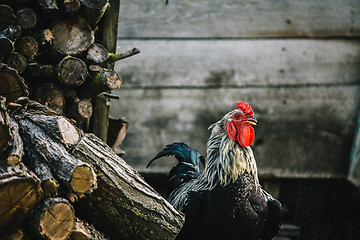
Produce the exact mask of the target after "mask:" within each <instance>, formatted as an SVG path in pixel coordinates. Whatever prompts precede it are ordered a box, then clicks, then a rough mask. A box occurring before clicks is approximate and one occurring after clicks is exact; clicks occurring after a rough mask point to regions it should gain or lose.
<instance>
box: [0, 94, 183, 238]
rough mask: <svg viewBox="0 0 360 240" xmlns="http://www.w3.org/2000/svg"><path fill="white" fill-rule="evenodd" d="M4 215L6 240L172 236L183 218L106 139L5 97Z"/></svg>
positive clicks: (1, 228) (1, 105)
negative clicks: (104, 140)
mask: <svg viewBox="0 0 360 240" xmlns="http://www.w3.org/2000/svg"><path fill="white" fill-rule="evenodd" d="M75 212H76V215H75ZM0 216H1V218H0V239H68V238H69V237H71V239H106V238H109V239H173V238H174V237H175V236H176V234H177V233H178V231H179V230H180V228H181V226H182V224H183V221H184V218H183V216H182V215H181V214H180V213H178V212H177V211H176V210H175V209H174V208H173V207H172V206H171V205H170V204H169V203H168V202H166V200H164V199H163V198H162V197H161V196H160V195H159V194H158V193H156V192H155V191H154V190H153V189H152V188H151V187H150V186H149V185H148V184H147V183H146V182H145V181H144V179H143V178H142V177H141V176H140V175H139V174H138V173H137V172H136V171H135V170H134V169H132V168H131V167H130V166H129V165H128V164H126V162H125V161H124V160H122V159H121V158H120V157H119V156H118V155H116V154H115V153H114V152H113V151H112V149H111V148H110V147H109V146H107V145H106V144H105V143H104V142H103V141H102V140H101V139H99V138H98V137H96V136H95V135H93V134H85V133H84V132H83V131H81V130H80V129H79V128H77V127H76V126H74V125H73V124H72V123H71V121H70V120H69V119H68V118H66V117H64V116H61V115H58V114H57V113H56V112H55V111H53V110H51V109H49V108H48V107H46V106H44V105H42V104H40V103H38V102H36V101H33V100H29V99H28V98H27V97H20V98H18V99H17V100H16V101H14V102H7V101H6V98H4V97H0ZM76 216H78V217H79V218H77V217H76ZM79 219H82V220H79ZM84 220H86V221H84ZM89 223H91V224H94V226H95V227H94V226H93V225H91V224H89ZM97 229H98V230H100V231H101V232H104V233H105V235H106V237H105V236H104V235H102V234H101V233H100V232H99V231H98V230H97ZM24 236H26V238H25V237H24Z"/></svg>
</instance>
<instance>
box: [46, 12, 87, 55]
mask: <svg viewBox="0 0 360 240" xmlns="http://www.w3.org/2000/svg"><path fill="white" fill-rule="evenodd" d="M50 30H51V32H52V35H53V40H52V42H51V45H52V47H53V49H54V50H55V51H56V52H57V54H58V55H62V56H66V55H79V54H80V53H82V52H84V51H86V50H87V49H88V48H89V46H90V45H91V44H92V43H93V42H94V34H93V31H92V29H91V28H90V26H89V25H88V24H87V22H86V21H85V19H83V18H81V17H80V16H78V17H76V18H71V19H64V20H62V21H60V22H58V23H56V24H55V25H54V26H52V27H51V29H50Z"/></svg>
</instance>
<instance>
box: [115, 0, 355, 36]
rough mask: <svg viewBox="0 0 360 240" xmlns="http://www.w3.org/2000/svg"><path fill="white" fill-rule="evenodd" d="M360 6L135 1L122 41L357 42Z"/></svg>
mask: <svg viewBox="0 0 360 240" xmlns="http://www.w3.org/2000/svg"><path fill="white" fill-rule="evenodd" d="M359 9H360V1H358V0H342V1H339V0H326V1H324V0H249V1H241V0H228V1H225V2H224V1H221V0H197V1H192V0H182V1H170V2H169V5H167V6H166V5H165V1H159V0H147V1H141V0H132V1H123V2H122V3H121V14H120V23H121V24H120V25H119V35H118V36H119V37H121V38H256V37H329V36H331V37H334V36H335V37H339V36H347V37H356V36H359V35H360V11H359Z"/></svg>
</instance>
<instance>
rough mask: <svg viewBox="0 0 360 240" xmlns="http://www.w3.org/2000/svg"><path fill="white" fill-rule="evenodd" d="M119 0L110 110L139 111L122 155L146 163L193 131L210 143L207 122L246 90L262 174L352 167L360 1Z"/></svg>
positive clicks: (194, 141)
mask: <svg viewBox="0 0 360 240" xmlns="http://www.w3.org/2000/svg"><path fill="white" fill-rule="evenodd" d="M164 2H165V1H162V0H149V1H146V2H144V1H137V0H132V1H122V2H121V12H120V23H119V32H118V37H119V40H118V48H120V50H125V49H128V48H131V47H134V46H136V47H138V48H140V50H141V54H140V55H138V56H136V57H133V58H131V59H128V60H124V61H121V62H119V63H118V64H117V65H116V69H117V70H118V71H119V73H120V74H121V75H122V78H123V88H122V89H121V90H119V91H116V92H114V93H116V94H119V95H120V100H119V101H112V103H111V109H110V114H111V116H112V117H113V118H118V117H125V118H127V119H128V120H129V121H130V125H129V130H128V135H127V138H126V139H125V141H124V143H123V144H124V145H123V148H124V150H125V151H126V155H125V156H124V159H125V160H126V161H127V162H128V163H130V164H131V165H132V166H134V167H135V168H136V169H137V170H139V171H147V172H156V173H164V172H168V171H169V169H170V166H171V165H173V164H174V161H173V160H170V159H161V160H159V162H158V163H155V164H154V165H153V166H152V167H151V168H150V169H149V170H145V166H146V164H147V162H148V161H149V160H150V159H151V158H152V157H153V156H154V155H155V154H156V153H157V152H158V151H160V150H161V149H162V148H163V147H164V146H165V145H166V144H168V143H171V142H173V141H184V142H186V143H188V144H189V145H190V146H193V147H195V148H197V149H198V150H200V152H202V153H205V147H206V142H207V138H208V137H209V132H208V131H207V127H208V126H209V125H210V124H211V123H213V122H215V121H217V120H218V119H219V118H221V117H222V116H223V115H224V114H225V113H226V112H228V111H230V110H232V109H233V108H235V107H236V105H235V102H236V101H239V100H245V101H247V102H249V103H250V104H251V105H252V106H253V109H254V111H255V115H256V116H257V117H258V119H259V122H258V126H256V129H255V131H256V139H255V143H254V144H253V149H254V151H255V156H256V159H257V161H258V167H259V172H260V174H261V175H262V176H277V177H308V176H311V177H344V176H345V175H346V173H347V169H348V159H349V153H350V147H351V143H352V140H353V135H354V130H355V125H356V117H357V113H358V109H359V106H360V105H359V104H360V2H359V1H357V0H345V1H340V0H327V1H323V0H322V1H320V0H316V1H312V0H296V1H288V0H283V1H278V0H270V1H264V0H261V1H260V0H259V1H239V0H231V1H226V2H224V1H220V0H199V1H190V0H183V1H172V0H170V3H169V5H168V6H165V4H164Z"/></svg>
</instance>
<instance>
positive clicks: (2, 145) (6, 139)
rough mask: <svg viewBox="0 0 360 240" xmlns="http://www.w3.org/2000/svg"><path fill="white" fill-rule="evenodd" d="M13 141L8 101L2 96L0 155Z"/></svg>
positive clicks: (0, 108)
mask: <svg viewBox="0 0 360 240" xmlns="http://www.w3.org/2000/svg"><path fill="white" fill-rule="evenodd" d="M11 139H12V136H11V132H10V117H9V113H8V112H7V109H6V99H5V98H4V97H2V96H0V153H2V152H4V151H5V150H6V149H7V148H8V147H9V146H10V141H11Z"/></svg>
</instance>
